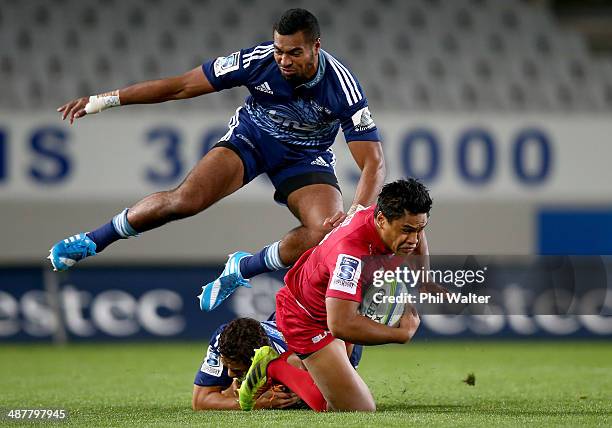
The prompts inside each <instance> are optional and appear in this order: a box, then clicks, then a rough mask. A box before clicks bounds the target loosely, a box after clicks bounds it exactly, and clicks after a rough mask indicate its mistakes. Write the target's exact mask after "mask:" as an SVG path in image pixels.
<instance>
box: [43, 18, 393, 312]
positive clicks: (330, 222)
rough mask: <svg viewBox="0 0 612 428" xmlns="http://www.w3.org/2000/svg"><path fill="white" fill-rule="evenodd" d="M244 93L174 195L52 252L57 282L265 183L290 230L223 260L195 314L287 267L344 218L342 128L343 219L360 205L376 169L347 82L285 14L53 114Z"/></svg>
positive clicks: (350, 79) (372, 136)
mask: <svg viewBox="0 0 612 428" xmlns="http://www.w3.org/2000/svg"><path fill="white" fill-rule="evenodd" d="M236 86H245V87H246V88H247V89H248V90H249V92H250V96H248V97H247V98H246V100H245V102H244V105H242V106H241V107H239V108H238V109H237V110H236V114H235V115H234V116H233V117H232V118H231V120H230V122H229V129H228V131H227V133H226V134H225V135H224V136H223V137H222V138H221V140H220V141H219V143H218V144H217V145H216V146H215V147H214V148H213V149H211V150H210V151H209V152H208V153H207V154H206V155H205V156H204V157H203V158H202V159H201V160H200V161H199V163H198V164H197V165H196V166H195V167H194V168H193V169H192V170H191V172H190V173H189V174H188V176H187V177H186V178H185V180H184V181H183V182H182V183H181V184H180V185H179V186H178V187H177V188H175V189H172V190H169V191H163V192H158V193H154V194H152V195H150V196H147V197H145V198H144V199H143V200H141V201H140V202H137V203H136V204H135V205H134V206H132V207H131V208H129V209H125V210H123V211H122V212H120V213H119V214H117V215H116V216H114V217H113V218H112V220H111V221H110V222H109V223H107V224H104V225H102V226H101V227H99V228H97V229H94V230H92V231H90V232H88V233H79V234H76V235H74V236H71V237H68V238H66V239H64V240H62V241H59V242H58V243H56V244H55V245H54V246H53V247H52V248H51V251H50V255H49V258H50V259H51V262H52V264H53V267H54V269H55V270H59V271H63V270H66V269H68V268H70V267H71V266H73V265H74V264H75V263H76V262H78V261H79V260H82V259H84V258H86V257H89V256H93V255H95V254H97V253H99V252H101V251H103V250H104V249H105V248H106V247H107V246H108V245H109V244H111V243H113V242H115V241H117V240H119V239H125V238H129V237H131V236H136V235H137V234H139V233H142V232H145V231H148V230H151V229H154V228H156V227H159V226H162V225H164V224H166V223H168V222H169V221H172V220H178V219H182V218H186V217H189V216H192V215H195V214H197V213H199V212H201V211H203V210H205V209H206V208H208V207H209V206H211V205H212V204H214V203H215V202H217V201H219V200H220V199H222V198H224V197H225V196H228V195H230V194H231V193H233V192H235V191H236V190H238V189H240V188H241V187H242V186H244V185H246V184H247V183H248V182H250V181H251V180H253V179H254V178H255V177H257V176H258V175H260V174H262V173H266V174H267V175H268V177H269V178H270V180H271V181H272V183H273V185H274V187H275V190H276V192H275V194H274V199H275V200H276V201H278V202H280V203H283V204H286V205H287V207H288V208H289V210H290V211H291V213H292V214H293V215H295V216H296V217H297V218H298V220H299V221H300V223H301V226H299V227H297V228H295V229H293V230H291V231H289V232H288V233H287V234H286V235H285V236H284V237H283V238H282V239H281V240H280V241H277V242H274V243H272V244H270V245H268V246H266V247H265V248H263V249H262V250H261V251H259V252H257V253H255V254H249V253H246V252H242V251H238V252H236V253H234V254H231V255H230V257H229V259H228V261H227V263H226V266H225V269H224V271H223V273H222V274H221V276H220V277H219V278H217V279H216V280H215V281H213V282H210V283H208V284H206V285H205V286H204V287H202V288H203V291H202V294H201V295H200V296H199V297H200V307H201V308H202V309H203V310H211V309H214V308H215V307H216V306H217V305H219V303H221V302H222V301H223V300H224V299H225V298H226V297H227V296H229V295H230V294H231V293H232V292H233V291H234V290H235V289H236V288H237V287H238V286H241V285H242V286H246V287H249V286H250V285H249V278H252V277H253V276H255V275H258V274H260V273H263V272H270V271H274V270H278V269H282V268H285V267H287V266H289V265H291V264H293V263H294V262H295V261H296V260H297V259H298V258H299V256H300V255H301V254H302V253H303V252H304V251H306V250H307V249H309V248H311V247H313V246H314V245H316V244H317V243H318V242H319V241H320V240H321V239H322V238H323V236H325V234H326V233H328V232H329V231H330V230H331V229H332V228H333V227H334V226H336V225H337V224H339V223H340V222H341V221H342V220H343V219H344V217H345V216H346V215H345V214H344V213H343V206H342V198H341V194H340V188H339V186H338V181H337V179H336V175H335V170H334V164H335V156H334V153H333V152H332V150H331V146H332V144H333V142H334V139H335V137H336V134H337V133H338V130H339V128H340V127H342V130H343V133H344V136H345V139H346V141H347V143H348V147H349V150H350V152H351V154H352V156H353V158H354V160H355V162H356V164H357V165H358V167H359V168H360V170H361V176H360V179H359V182H358V184H357V190H356V193H355V195H354V198H353V203H352V206H351V208H350V209H349V211H348V212H349V213H351V212H353V211H354V210H355V209H356V208H357V207H358V206H360V205H361V206H369V205H370V204H372V203H373V202H374V201H375V199H376V196H377V195H378V192H379V191H380V188H381V186H382V183H383V179H384V175H385V168H384V159H383V153H382V148H381V144H380V142H379V140H380V138H379V135H378V130H377V128H376V125H375V124H374V122H373V120H372V118H371V115H370V112H369V110H368V103H367V100H366V97H365V95H364V93H363V90H362V88H361V86H360V85H359V83H358V81H357V79H356V78H355V76H354V75H353V74H352V73H351V72H350V71H349V70H348V69H347V67H346V66H345V65H343V64H342V63H341V62H340V61H338V60H337V59H336V58H335V57H333V56H332V55H331V54H330V53H328V52H326V51H324V50H323V49H321V40H320V31H319V24H318V22H317V19H316V18H315V17H314V16H313V15H312V14H311V13H310V12H308V11H306V10H304V9H290V10H288V11H286V12H285V13H284V14H283V15H282V16H281V17H280V19H279V21H278V22H277V23H276V24H275V26H274V31H273V41H271V42H266V43H262V44H260V45H258V46H255V47H251V48H247V49H241V50H239V51H236V52H234V53H231V54H230V55H227V56H225V57H219V58H216V59H214V60H211V61H208V62H205V63H204V64H203V65H202V66H201V67H197V68H195V69H193V70H191V71H189V72H187V73H185V74H184V75H181V76H177V77H170V78H165V79H161V80H154V81H148V82H142V83H137V84H135V85H132V86H128V87H126V88H124V89H121V90H115V91H112V92H108V93H104V94H100V95H94V96H90V97H83V98H79V99H76V100H73V101H70V102H69V103H67V104H65V105H63V106H62V107H60V108H59V109H58V111H59V112H61V115H62V118H63V119H67V118H68V119H69V120H70V123H73V122H74V120H75V119H79V118H82V117H83V116H85V115H90V114H94V113H99V112H101V111H103V110H105V109H107V108H110V107H117V106H121V105H128V104H149V103H161V102H165V101H170V100H179V99H185V98H192V97H196V96H200V95H204V94H208V93H212V92H216V91H221V90H224V89H228V88H232V87H236Z"/></svg>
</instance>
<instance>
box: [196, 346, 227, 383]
mask: <svg viewBox="0 0 612 428" xmlns="http://www.w3.org/2000/svg"><path fill="white" fill-rule="evenodd" d="M200 371H201V372H202V373H206V374H209V375H211V376H214V377H221V373H222V372H223V365H222V364H221V359H220V358H219V354H217V353H216V352H215V351H214V349H212V347H210V346H209V347H208V352H206V357H205V358H204V362H203V363H202V367H200Z"/></svg>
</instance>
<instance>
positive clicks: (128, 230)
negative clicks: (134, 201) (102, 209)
mask: <svg viewBox="0 0 612 428" xmlns="http://www.w3.org/2000/svg"><path fill="white" fill-rule="evenodd" d="M127 213H128V209H127V208H126V209H124V210H123V211H121V212H120V213H119V214H117V215H116V216H115V217H113V219H112V220H111V221H110V222H108V223H106V224H104V225H102V226H100V227H99V228H97V229H95V230H92V231H91V232H89V233H87V236H88V237H89V239H91V240H92V241H93V242H94V243H95V244H96V253H99V252H101V251H103V250H104V249H105V248H106V247H108V246H109V245H110V244H112V243H113V242H115V241H118V240H119V239H127V238H129V237H131V236H136V235H138V232H136V230H134V228H133V227H132V226H131V225H130V223H128V221H127Z"/></svg>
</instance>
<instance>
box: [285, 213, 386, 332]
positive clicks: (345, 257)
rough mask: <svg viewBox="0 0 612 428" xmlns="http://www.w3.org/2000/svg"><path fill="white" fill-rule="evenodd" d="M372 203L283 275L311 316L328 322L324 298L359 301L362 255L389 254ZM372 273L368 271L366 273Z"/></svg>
mask: <svg viewBox="0 0 612 428" xmlns="http://www.w3.org/2000/svg"><path fill="white" fill-rule="evenodd" d="M374 209H375V205H372V206H370V207H368V208H365V209H363V210H361V211H357V212H356V213H355V214H354V215H353V216H352V217H347V219H346V220H345V221H344V222H343V223H342V224H341V225H340V226H338V227H337V228H336V229H334V230H333V231H332V232H330V233H329V234H328V235H327V236H326V237H325V238H324V239H323V241H321V243H320V244H319V245H317V246H316V247H314V248H311V249H310V250H308V251H306V252H305V253H304V254H302V256H301V257H300V258H299V259H298V261H297V262H296V263H295V265H293V267H292V268H291V269H290V270H289V272H287V275H285V284H286V285H287V287H288V288H289V290H290V291H291V293H292V294H293V297H294V298H295V299H296V301H297V303H298V304H299V305H300V306H301V307H302V308H303V309H305V310H306V311H307V312H308V313H309V314H310V316H311V317H312V318H313V319H314V320H316V321H318V322H321V323H322V324H325V325H326V324H327V311H326V309H325V298H326V297H335V298H338V299H344V300H353V301H355V302H361V293H362V280H363V279H364V277H365V275H366V274H367V273H366V272H363V268H364V266H363V260H362V258H363V257H364V256H370V255H375V254H379V255H382V254H391V253H392V252H391V250H389V249H388V248H387V247H386V246H385V244H384V243H383V242H382V240H381V239H380V236H379V235H378V232H377V231H376V226H375V225H374ZM369 274H370V275H371V272H370V273H369Z"/></svg>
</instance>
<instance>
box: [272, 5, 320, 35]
mask: <svg viewBox="0 0 612 428" xmlns="http://www.w3.org/2000/svg"><path fill="white" fill-rule="evenodd" d="M274 31H276V32H277V33H278V34H280V35H281V36H288V35H290V34H295V33H297V32H298V31H302V32H303V33H304V38H305V39H306V40H308V41H310V42H312V43H314V42H316V41H317V39H318V38H319V37H321V29H320V28H319V21H317V18H316V17H315V16H314V15H313V14H312V13H310V12H308V11H307V10H306V9H299V8H296V9H289V10H287V11H286V12H285V13H283V14H282V15H281V17H280V18H279V20H278V21H277V22H276V23H275V24H274Z"/></svg>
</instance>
